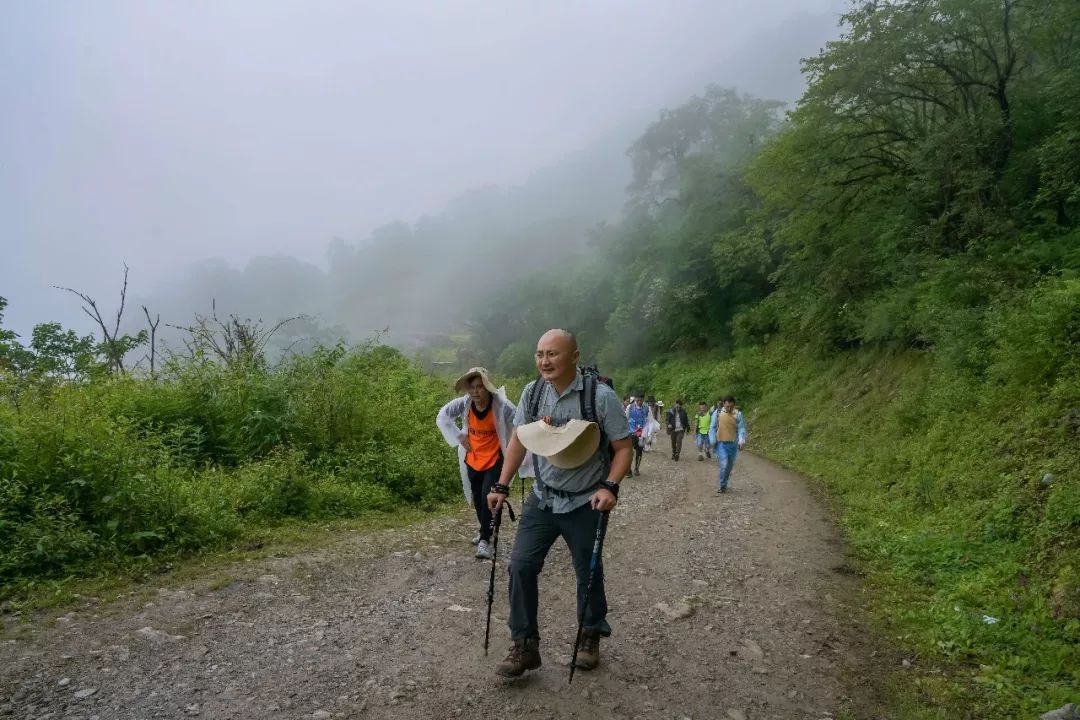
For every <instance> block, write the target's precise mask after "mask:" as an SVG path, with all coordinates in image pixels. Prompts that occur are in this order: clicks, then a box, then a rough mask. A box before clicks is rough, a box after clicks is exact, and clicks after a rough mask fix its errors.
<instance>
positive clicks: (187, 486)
mask: <svg viewBox="0 0 1080 720" xmlns="http://www.w3.org/2000/svg"><path fill="white" fill-rule="evenodd" d="M3 382H5V383H7V385H5V386H4V387H3V388H0V389H3V390H4V391H5V392H4V394H3V397H4V398H7V400H5V401H2V402H0V585H2V586H3V590H0V595H2V594H4V593H8V592H11V591H12V590H13V589H14V588H15V587H17V586H19V585H20V584H22V583H24V582H26V581H27V580H31V579H34V578H40V577H58V576H65V575H70V574H78V573H80V572H93V571H94V569H95V567H97V566H98V565H99V564H100V563H103V562H107V563H109V564H112V565H123V564H124V563H126V562H130V561H132V560H134V559H136V558H145V557H153V556H157V555H161V554H163V553H164V554H168V553H174V552H179V551H191V550H197V549H199V548H204V547H210V546H213V545H215V544H218V543H221V542H224V541H227V540H229V539H233V538H237V537H240V536H242V535H243V534H244V533H245V532H249V531H250V530H252V529H254V528H257V527H262V526H267V525H272V524H275V523H279V522H282V521H284V520H286V519H289V518H304V519H319V518H344V517H355V516H357V515H360V514H362V513H365V512H371V511H386V510H389V509H392V508H393V507H394V506H395V505H397V504H400V503H411V504H416V505H420V506H424V507H431V506H434V505H436V504H438V503H441V502H444V501H446V500H447V499H449V498H452V497H455V496H456V494H457V492H458V488H459V482H458V479H457V468H456V462H455V456H454V454H453V453H452V452H448V451H447V448H446V446H445V443H444V442H443V441H442V438H441V436H439V434H438V433H437V432H435V430H434V428H433V426H432V420H433V418H434V416H435V413H436V411H437V410H438V408H439V406H440V405H441V404H442V402H444V401H445V395H446V388H445V383H444V382H443V381H442V380H439V379H436V378H433V377H430V376H428V375H426V374H425V373H423V372H422V371H420V370H419V369H418V368H417V367H415V366H414V365H412V364H411V363H409V362H408V361H407V360H406V359H405V358H404V357H402V356H401V354H400V353H398V352H397V351H395V350H393V349H390V348H385V347H362V348H359V349H357V350H353V351H346V350H345V349H343V348H334V349H323V348H320V349H317V350H316V351H314V352H313V353H311V354H308V355H305V356H299V357H294V358H291V359H289V360H288V361H286V362H284V363H283V364H282V365H280V366H279V367H276V368H266V367H261V366H257V365H253V364H249V365H246V366H236V367H229V366H225V365H218V364H215V363H210V362H203V361H194V362H172V363H170V364H169V365H168V366H167V367H166V368H165V369H164V371H163V372H162V374H161V376H160V377H159V379H158V380H156V381H151V380H149V379H137V378H132V377H118V378H107V377H101V378H96V379H94V380H93V381H92V382H88V383H82V384H75V383H72V384H56V383H48V384H46V383H40V384H32V383H26V382H25V381H20V382H21V383H22V384H20V386H19V387H18V390H19V392H18V393H15V392H11V390H12V389H13V387H12V385H11V384H12V383H14V382H16V381H14V380H11V379H10V378H9V379H7V380H3ZM15 399H17V402H16V401H15Z"/></svg>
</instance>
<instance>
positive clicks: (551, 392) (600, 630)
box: [487, 330, 633, 677]
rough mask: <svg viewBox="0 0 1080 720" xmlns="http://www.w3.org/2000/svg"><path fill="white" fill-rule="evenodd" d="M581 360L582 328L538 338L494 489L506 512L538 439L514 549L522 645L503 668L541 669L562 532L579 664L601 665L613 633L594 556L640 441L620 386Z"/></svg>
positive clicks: (495, 507)
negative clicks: (545, 591) (553, 554)
mask: <svg viewBox="0 0 1080 720" xmlns="http://www.w3.org/2000/svg"><path fill="white" fill-rule="evenodd" d="M578 360H579V353H578V347H577V340H576V339H575V337H574V334H573V333H571V332H568V331H566V330H549V331H547V332H546V333H544V334H543V336H541V338H540V340H539V342H538V343H537V344H536V369H537V370H538V371H539V373H540V375H539V377H537V379H536V380H534V381H532V382H531V383H529V384H528V385H526V386H525V390H524V391H523V392H522V393H521V400H520V402H519V403H518V406H517V414H516V415H515V417H514V430H513V433H512V434H511V436H510V443H509V444H508V445H507V447H506V452H505V455H504V460H503V467H502V474H501V476H500V477H499V482H498V483H497V484H495V485H494V486H492V488H491V493H490V494H489V495H488V496H487V500H488V506H489V507H490V508H491V511H492V512H493V513H497V512H499V510H500V508H501V506H502V503H503V501H504V500H505V499H506V496H507V495H509V493H510V483H511V482H512V481H513V478H514V473H516V472H517V471H518V468H519V467H520V466H521V463H522V461H523V460H524V458H525V452H526V445H529V446H530V447H529V449H531V450H532V451H533V463H534V470H535V474H536V479H535V481H534V483H533V492H532V493H530V494H529V497H528V498H527V499H526V500H525V504H524V506H523V509H522V513H521V518H520V521H519V522H518V529H517V537H516V539H515V541H514V550H513V553H512V555H511V557H510V568H509V575H510V620H509V626H510V638H511V640H512V645H511V647H510V652H509V653H508V654H507V656H506V659H504V660H503V661H502V662H501V663H499V665H498V667H497V668H496V670H495V671H496V672H497V673H498V674H499V675H502V676H505V677H518V676H519V675H521V674H522V673H524V672H525V671H526V670H534V669H536V668H538V667H540V664H541V661H540V629H539V626H538V623H537V612H538V605H539V597H540V588H539V584H538V576H539V575H540V571H541V570H542V569H543V567H544V560H545V558H546V557H547V554H548V551H549V550H551V546H552V545H553V544H554V543H555V541H556V540H557V539H559V538H560V537H562V538H563V540H565V541H566V544H567V547H569V549H570V556H571V558H572V560H573V563H574V570H575V572H576V574H577V619H578V620H579V622H580V628H581V632H580V633H579V641H578V643H577V647H576V655H575V658H576V660H575V665H576V667H579V668H581V669H583V670H591V669H593V668H595V667H596V666H597V665H598V664H599V663H600V638H601V637H607V636H608V635H610V634H611V628H610V626H609V625H608V623H607V609H608V608H607V596H606V595H605V592H604V571H603V564H602V561H601V560H600V559H599V558H596V565H595V568H594V570H593V572H592V573H590V561H591V560H592V559H593V551H594V544H595V545H596V547H597V548H599V541H600V540H602V537H601V535H602V531H603V525H602V524H601V523H600V520H601V514H602V513H605V512H607V511H609V510H611V509H612V508H613V507H615V504H616V503H617V502H618V495H619V481H620V480H622V478H623V476H624V475H626V471H627V470H628V469H629V468H630V459H631V456H632V455H633V447H632V445H631V440H630V427H629V425H628V424H627V421H626V415H625V414H624V413H623V407H622V403H621V402H620V401H619V398H618V396H617V395H616V394H615V391H614V390H612V389H611V388H610V387H608V386H607V385H606V384H604V383H603V382H601V381H600V380H599V378H598V377H597V376H596V375H595V374H591V373H588V372H586V373H583V372H582V371H581V370H580V369H579V368H578ZM538 421H539V422H538ZM586 421H587V422H586ZM523 442H524V443H525V444H523ZM598 528H599V529H598ZM590 580H591V582H590ZM586 588H588V597H587V598H586Z"/></svg>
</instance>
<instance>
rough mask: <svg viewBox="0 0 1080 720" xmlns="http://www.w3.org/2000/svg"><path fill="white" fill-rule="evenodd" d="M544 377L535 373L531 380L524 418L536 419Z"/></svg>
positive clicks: (529, 420)
mask: <svg viewBox="0 0 1080 720" xmlns="http://www.w3.org/2000/svg"><path fill="white" fill-rule="evenodd" d="M543 383H544V377H543V376H542V375H537V376H536V379H535V380H533V384H532V387H531V388H529V406H528V409H527V411H526V413H525V420H527V421H528V422H533V421H534V420H536V416H537V413H539V412H540V395H541V394H542V393H543V390H544V388H543Z"/></svg>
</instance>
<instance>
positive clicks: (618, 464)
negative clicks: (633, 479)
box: [608, 438, 634, 484]
mask: <svg viewBox="0 0 1080 720" xmlns="http://www.w3.org/2000/svg"><path fill="white" fill-rule="evenodd" d="M633 459H634V448H633V446H632V445H631V444H630V439H629V438H626V439H625V443H622V442H620V443H619V444H618V445H616V447H615V457H613V458H612V459H611V470H610V471H609V472H608V480H609V481H610V482H613V483H616V484H617V483H618V482H619V481H620V480H622V479H623V478H624V477H625V476H626V472H627V471H628V470H629V469H630V461H631V460H633Z"/></svg>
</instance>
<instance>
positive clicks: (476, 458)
mask: <svg viewBox="0 0 1080 720" xmlns="http://www.w3.org/2000/svg"><path fill="white" fill-rule="evenodd" d="M469 445H470V446H472V450H470V451H469V452H467V453H466V454H465V464H466V465H468V466H469V467H471V468H472V469H473V470H488V469H490V468H492V467H494V466H495V463H497V462H499V457H500V455H501V454H502V449H501V448H500V447H499V433H498V432H496V430H495V407H494V403H491V404H489V405H488V411H487V413H486V414H485V415H484V417H483V418H478V417H476V408H474V407H473V404H472V402H470V403H469Z"/></svg>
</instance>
